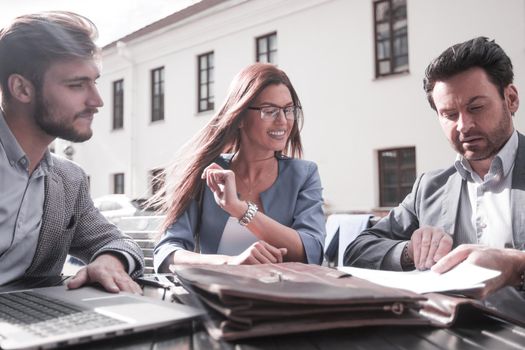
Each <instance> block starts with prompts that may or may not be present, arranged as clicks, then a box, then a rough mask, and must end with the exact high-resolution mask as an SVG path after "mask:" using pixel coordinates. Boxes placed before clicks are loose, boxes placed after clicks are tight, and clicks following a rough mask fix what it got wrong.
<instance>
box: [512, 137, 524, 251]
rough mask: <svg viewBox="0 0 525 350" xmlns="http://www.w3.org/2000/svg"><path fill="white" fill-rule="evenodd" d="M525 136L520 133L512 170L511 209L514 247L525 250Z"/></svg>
mask: <svg viewBox="0 0 525 350" xmlns="http://www.w3.org/2000/svg"><path fill="white" fill-rule="evenodd" d="M524 204H525V136H523V135H522V134H520V133H518V151H517V152H516V160H515V162H514V169H513V170H512V190H511V191H510V207H511V211H512V216H511V218H512V233H513V238H514V246H515V248H517V249H525V213H524V210H523V205H524Z"/></svg>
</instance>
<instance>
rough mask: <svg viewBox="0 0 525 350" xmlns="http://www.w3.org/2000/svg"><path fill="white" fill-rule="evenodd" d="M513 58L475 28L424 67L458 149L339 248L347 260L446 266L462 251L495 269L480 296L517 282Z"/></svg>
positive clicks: (520, 279)
mask: <svg viewBox="0 0 525 350" xmlns="http://www.w3.org/2000/svg"><path fill="white" fill-rule="evenodd" d="M513 77H514V74H513V67H512V63H511V60H510V58H509V57H508V56H507V55H506V54H505V52H504V51H503V50H502V49H501V47H500V46H499V45H497V44H496V43H495V42H494V41H489V40H488V39H487V38H484V37H478V38H474V39H472V40H469V41H466V42H463V43H460V44H456V45H454V46H452V47H450V48H448V49H446V50H445V51H444V52H443V53H442V54H441V55H440V56H439V57H437V58H436V59H434V60H433V61H432V62H431V63H430V65H429V66H428V67H427V70H426V73H425V79H424V87H425V92H426V93H427V98H428V101H429V103H430V106H431V107H432V109H434V110H435V111H436V112H437V115H438V118H439V122H440V124H441V127H442V129H443V131H444V133H445V135H446V137H447V138H448V140H449V142H450V144H451V145H452V147H453V148H454V149H455V150H456V152H457V153H458V155H457V158H456V161H455V163H454V165H453V166H451V167H450V168H448V169H445V170H437V171H431V172H427V173H425V174H423V175H421V176H420V177H419V178H418V179H417V180H416V182H415V184H414V187H413V189H412V192H411V193H410V194H409V195H408V196H407V197H406V198H405V199H404V201H403V202H402V203H401V204H400V205H399V206H398V207H397V208H395V209H393V210H392V211H391V212H390V214H389V215H388V216H387V217H385V218H383V219H382V220H380V221H379V222H378V223H377V224H376V225H375V226H374V227H372V228H370V229H367V230H365V231H364V232H362V233H361V234H360V235H359V236H358V237H357V238H356V239H355V241H354V242H352V243H351V244H350V245H349V246H348V247H347V249H346V252H345V265H352V266H358V267H367V268H376V269H386V270H409V269H413V268H414V267H415V268H417V269H420V270H423V269H429V268H432V270H434V271H437V272H444V271H447V270H449V269H450V268H452V267H454V266H455V265H457V264H458V263H460V262H462V261H464V260H467V261H469V262H472V263H474V264H477V265H481V266H485V267H489V268H492V269H496V270H499V271H501V275H500V276H499V277H497V278H496V279H493V280H491V281H489V282H488V283H487V285H486V287H485V289H484V290H483V291H482V292H481V293H480V296H485V295H488V294H490V293H492V292H493V291H495V290H497V289H499V288H501V287H502V286H506V285H512V286H516V287H518V288H519V289H521V290H523V288H524V286H523V284H524V272H525V252H524V250H525V216H524V215H523V206H524V205H525V136H523V135H522V134H520V133H518V132H517V131H516V130H515V129H514V125H513V120H512V118H513V115H514V113H515V112H516V111H517V110H518V106H519V97H518V90H517V88H516V86H515V85H514V84H513Z"/></svg>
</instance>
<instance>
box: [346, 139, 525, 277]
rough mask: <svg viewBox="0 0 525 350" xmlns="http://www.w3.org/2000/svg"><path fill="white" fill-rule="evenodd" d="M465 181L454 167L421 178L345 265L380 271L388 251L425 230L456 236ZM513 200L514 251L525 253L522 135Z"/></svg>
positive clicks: (360, 240) (352, 247)
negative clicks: (438, 229)
mask: <svg viewBox="0 0 525 350" xmlns="http://www.w3.org/2000/svg"><path fill="white" fill-rule="evenodd" d="M463 181H464V180H463V179H462V177H461V176H460V175H459V174H458V173H457V171H456V168H455V167H454V166H452V167H450V168H448V169H446V170H437V171H432V172H428V173H425V174H423V175H421V176H420V177H419V178H418V179H417V180H416V182H415V184H414V187H413V189H412V192H411V193H410V194H409V195H408V196H407V197H406V198H405V199H404V200H403V202H402V203H401V204H400V205H399V206H398V207H397V208H395V209H393V210H392V211H391V212H390V213H389V214H388V216H386V217H384V218H383V219H382V220H380V221H379V222H378V223H377V224H376V225H374V227H372V228H370V229H367V230H365V231H363V232H362V233H361V234H360V235H359V236H358V237H357V238H356V239H355V240H354V241H353V242H352V243H350V244H349V245H348V247H347V248H346V251H345V257H344V264H345V265H352V266H357V267H367V268H375V269H379V268H380V267H381V264H382V262H383V258H384V257H385V255H386V254H387V253H388V251H390V249H392V248H393V247H394V246H395V245H397V244H398V243H400V242H401V241H407V240H409V239H410V237H411V236H412V233H413V232H414V231H415V230H416V229H417V228H419V227H421V226H425V225H428V226H437V227H441V228H443V230H444V231H445V232H448V233H451V234H452V235H453V234H454V232H455V226H456V219H457V212H458V207H459V199H460V194H461V187H462V182H463ZM510 200H511V210H512V229H513V240H514V247H516V248H517V249H520V250H524V249H525V210H524V206H525V136H523V135H522V134H519V133H518V151H517V153H516V160H515V163H514V169H513V171H512V186H511V192H510Z"/></svg>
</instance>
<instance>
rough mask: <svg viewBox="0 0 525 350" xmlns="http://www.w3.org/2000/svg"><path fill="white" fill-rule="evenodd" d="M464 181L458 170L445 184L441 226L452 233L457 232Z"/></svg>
mask: <svg viewBox="0 0 525 350" xmlns="http://www.w3.org/2000/svg"><path fill="white" fill-rule="evenodd" d="M462 183H463V179H462V178H461V176H460V175H459V174H458V173H457V172H456V173H454V175H452V176H450V177H449V179H448V181H447V183H446V185H445V191H444V194H445V196H444V198H443V203H442V207H441V218H440V220H441V222H440V225H439V226H441V227H443V229H444V230H445V232H447V233H449V234H452V235H453V234H454V233H455V229H456V221H457V216H458V207H459V200H460V196H461V185H462Z"/></svg>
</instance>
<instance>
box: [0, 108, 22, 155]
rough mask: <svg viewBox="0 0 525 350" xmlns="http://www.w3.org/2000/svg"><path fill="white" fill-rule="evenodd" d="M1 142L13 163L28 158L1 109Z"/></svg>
mask: <svg viewBox="0 0 525 350" xmlns="http://www.w3.org/2000/svg"><path fill="white" fill-rule="evenodd" d="M0 142H1V143H2V146H3V147H4V150H5V154H6V155H7V159H8V160H9V163H10V164H11V165H14V164H15V163H18V162H20V161H21V160H22V159H24V158H26V154H25V153H24V150H23V149H22V147H20V144H19V143H18V141H17V140H16V138H15V135H13V133H12V132H11V129H9V126H8V125H7V122H6V121H5V117H4V112H3V111H2V110H1V109H0Z"/></svg>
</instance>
